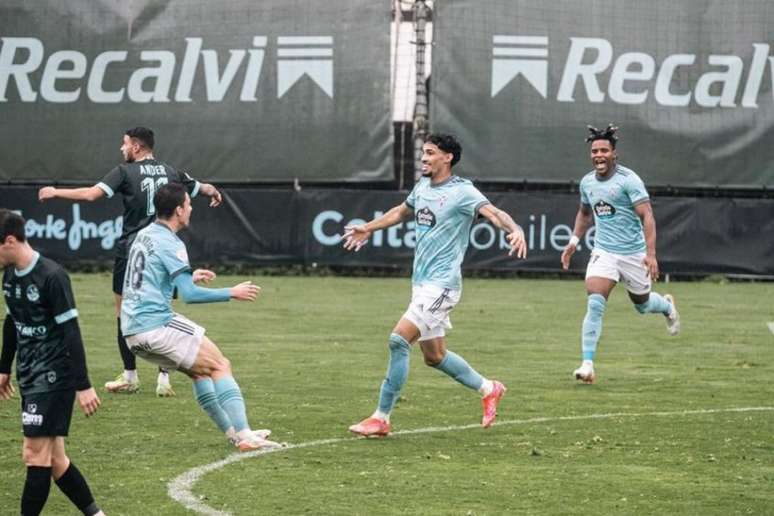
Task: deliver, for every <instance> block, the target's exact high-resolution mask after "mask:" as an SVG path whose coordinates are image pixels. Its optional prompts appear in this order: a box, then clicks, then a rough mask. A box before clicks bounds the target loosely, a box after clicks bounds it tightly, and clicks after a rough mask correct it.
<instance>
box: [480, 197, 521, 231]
mask: <svg viewBox="0 0 774 516" xmlns="http://www.w3.org/2000/svg"><path fill="white" fill-rule="evenodd" d="M479 213H481V215H483V216H484V217H486V219H487V220H489V221H490V222H491V223H492V224H494V225H495V227H497V228H498V229H502V230H503V231H505V232H506V233H513V232H514V231H518V230H520V229H521V227H520V226H519V225H518V224H516V222H514V220H513V218H512V217H511V216H510V215H508V214H507V213H506V212H504V211H503V210H501V209H500V208H497V207H496V206H494V205H491V204H489V205H486V206H483V207H482V208H481V210H480V211H479Z"/></svg>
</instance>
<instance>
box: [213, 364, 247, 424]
mask: <svg viewBox="0 0 774 516" xmlns="http://www.w3.org/2000/svg"><path fill="white" fill-rule="evenodd" d="M215 393H216V394H217V395H218V404H220V406H221V408H223V411H224V412H225V413H226V414H228V417H229V419H230V420H231V423H232V424H233V425H234V430H236V431H237V433H239V432H241V431H243V430H249V426H248V424H247V411H246V410H245V400H244V399H243V398H242V391H240V390H239V385H237V383H236V380H234V378H233V377H231V376H225V377H223V378H219V379H217V380H215Z"/></svg>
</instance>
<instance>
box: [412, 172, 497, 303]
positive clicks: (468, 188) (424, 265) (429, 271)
mask: <svg viewBox="0 0 774 516" xmlns="http://www.w3.org/2000/svg"><path fill="white" fill-rule="evenodd" d="M486 204H489V200H488V199H487V198H486V197H484V194H482V193H481V192H479V191H478V189H477V188H476V187H475V186H473V183H471V182H470V181H469V180H467V179H463V178H461V177H457V176H451V177H450V178H449V179H447V180H446V181H444V182H443V183H440V184H437V185H433V184H431V182H430V178H424V177H423V178H422V179H420V180H419V182H418V183H417V184H416V185H415V186H414V189H413V190H412V191H411V193H410V194H409V196H408V197H407V198H406V205H407V206H408V207H409V208H411V209H412V210H414V222H415V224H416V225H415V231H416V249H415V250H414V272H413V274H412V277H411V281H412V283H413V284H414V285H422V284H431V285H436V286H439V287H442V288H450V289H454V290H459V289H461V288H462V273H461V271H460V267H461V266H462V260H463V258H464V257H465V251H466V250H467V248H468V242H469V241H470V227H471V225H472V224H473V220H474V219H475V218H476V214H477V213H478V210H479V208H481V207H482V206H484V205H486Z"/></svg>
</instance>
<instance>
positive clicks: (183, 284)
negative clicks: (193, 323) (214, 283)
mask: <svg viewBox="0 0 774 516" xmlns="http://www.w3.org/2000/svg"><path fill="white" fill-rule="evenodd" d="M214 277H215V273H214V272H212V271H208V270H205V269H196V270H195V271H194V273H193V275H192V274H191V273H190V272H184V273H182V274H180V275H178V276H177V277H175V280H174V284H175V286H176V287H177V291H178V292H179V293H180V297H181V298H183V301H185V302H186V303H220V302H223V301H228V300H230V299H232V298H233V299H237V300H239V301H255V298H256V297H258V294H259V293H260V291H261V287H259V286H258V285H253V283H252V282H251V281H243V282H242V283H239V284H238V285H234V286H233V287H231V288H206V287H199V286H197V285H195V284H194V281H202V282H205V283H206V282H209V281H210V280H212V279H213V278H214Z"/></svg>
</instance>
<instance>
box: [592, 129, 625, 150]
mask: <svg viewBox="0 0 774 516" xmlns="http://www.w3.org/2000/svg"><path fill="white" fill-rule="evenodd" d="M586 127H588V129H589V135H588V136H587V137H586V142H587V143H591V142H594V141H597V140H607V141H609V142H610V145H611V146H612V147H613V148H614V149H615V145H616V143H618V135H616V132H617V131H618V128H617V127H616V126H614V125H613V124H608V125H607V127H606V128H605V129H602V130H600V129H597V128H596V127H593V126H591V125H589V126H586Z"/></svg>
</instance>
